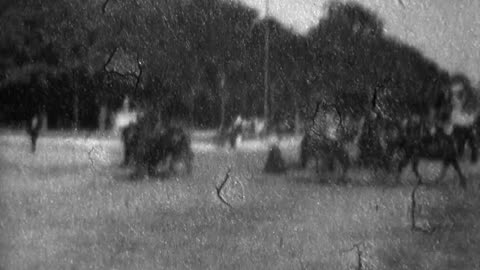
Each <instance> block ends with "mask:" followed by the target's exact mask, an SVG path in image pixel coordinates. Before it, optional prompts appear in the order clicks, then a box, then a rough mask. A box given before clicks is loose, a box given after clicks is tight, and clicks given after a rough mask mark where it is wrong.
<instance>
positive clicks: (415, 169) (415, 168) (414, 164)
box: [412, 157, 423, 185]
mask: <svg viewBox="0 0 480 270" xmlns="http://www.w3.org/2000/svg"><path fill="white" fill-rule="evenodd" d="M418 163H419V159H418V158H417V157H414V158H413V159H412V170H413V172H414V173H415V176H416V177H417V179H418V184H419V185H421V184H423V181H422V176H421V175H420V173H419V172H418Z"/></svg>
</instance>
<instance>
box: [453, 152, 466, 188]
mask: <svg viewBox="0 0 480 270" xmlns="http://www.w3.org/2000/svg"><path fill="white" fill-rule="evenodd" d="M451 163H452V166H453V168H454V169H455V170H456V171H457V173H458V176H459V177H460V186H461V187H462V188H463V189H466V188H467V179H466V178H465V176H464V175H463V173H462V171H461V169H460V165H458V161H457V160H456V159H454V160H452V161H451Z"/></svg>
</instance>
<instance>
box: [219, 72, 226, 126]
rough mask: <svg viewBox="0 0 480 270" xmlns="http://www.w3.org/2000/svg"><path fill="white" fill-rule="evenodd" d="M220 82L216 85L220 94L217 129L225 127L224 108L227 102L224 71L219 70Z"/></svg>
mask: <svg viewBox="0 0 480 270" xmlns="http://www.w3.org/2000/svg"><path fill="white" fill-rule="evenodd" d="M219 76H220V82H219V87H218V90H219V91H218V92H219V96H220V127H219V130H220V131H223V129H224V128H225V109H226V103H227V96H226V95H227V93H225V73H224V72H223V71H220V74H219Z"/></svg>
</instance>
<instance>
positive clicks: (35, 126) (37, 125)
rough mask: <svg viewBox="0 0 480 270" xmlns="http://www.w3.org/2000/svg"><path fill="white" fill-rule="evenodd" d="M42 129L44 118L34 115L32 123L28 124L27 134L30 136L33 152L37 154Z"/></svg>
mask: <svg viewBox="0 0 480 270" xmlns="http://www.w3.org/2000/svg"><path fill="white" fill-rule="evenodd" d="M41 128H42V118H41V117H40V115H39V114H35V115H33V117H32V118H31V119H30V121H29V122H28V124H27V133H28V135H29V136H30V141H31V151H32V153H35V150H36V148H37V147H36V146H37V139H38V136H39V135H40V130H41Z"/></svg>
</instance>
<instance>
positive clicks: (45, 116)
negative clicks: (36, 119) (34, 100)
mask: <svg viewBox="0 0 480 270" xmlns="http://www.w3.org/2000/svg"><path fill="white" fill-rule="evenodd" d="M40 117H41V118H42V131H47V130H48V114H47V112H45V111H43V112H42V113H41V114H40Z"/></svg>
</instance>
